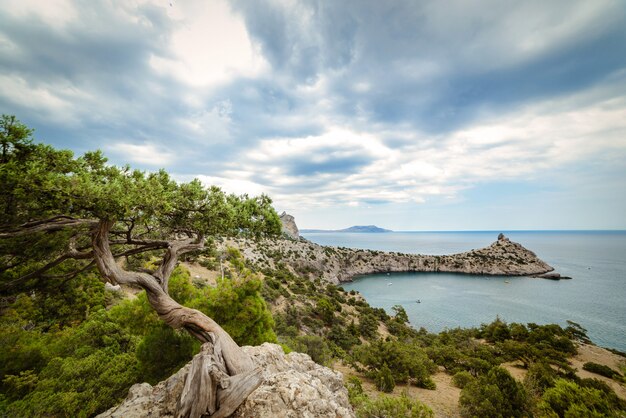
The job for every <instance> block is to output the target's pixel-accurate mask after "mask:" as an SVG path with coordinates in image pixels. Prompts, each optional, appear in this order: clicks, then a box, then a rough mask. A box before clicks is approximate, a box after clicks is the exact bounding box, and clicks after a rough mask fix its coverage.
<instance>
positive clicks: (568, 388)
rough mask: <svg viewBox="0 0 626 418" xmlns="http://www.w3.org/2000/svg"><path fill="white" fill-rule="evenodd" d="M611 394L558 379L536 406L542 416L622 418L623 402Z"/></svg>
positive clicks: (625, 408) (624, 409) (624, 408)
mask: <svg viewBox="0 0 626 418" xmlns="http://www.w3.org/2000/svg"><path fill="white" fill-rule="evenodd" d="M611 394H612V392H610V393H607V391H605V390H601V389H597V388H595V387H585V386H580V385H578V384H576V383H575V382H572V381H568V380H565V379H558V380H557V381H556V383H555V385H554V387H553V388H550V389H548V390H546V392H545V393H544V394H543V397H542V398H541V402H540V403H539V405H538V406H539V410H540V412H541V413H542V414H544V415H546V416H554V417H619V416H624V412H626V407H625V406H624V402H623V401H620V400H619V399H618V398H617V397H615V396H614V394H613V396H611Z"/></svg>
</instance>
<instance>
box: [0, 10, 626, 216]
mask: <svg viewBox="0 0 626 418" xmlns="http://www.w3.org/2000/svg"><path fill="white" fill-rule="evenodd" d="M0 7H2V10H3V11H4V13H2V14H1V15H0V74H1V75H0V112H1V113H9V114H16V116H17V117H18V118H20V119H21V120H22V121H23V122H25V123H27V124H28V125H29V126H32V127H34V128H35V129H36V136H37V138H39V139H40V140H43V141H46V142H48V143H51V144H52V145H54V146H57V147H63V148H71V149H72V150H74V151H76V152H77V153H81V152H84V151H86V150H91V149H95V148H104V149H105V150H106V151H107V152H108V153H110V157H111V160H112V162H114V163H116V164H124V163H127V162H132V163H133V164H135V165H137V166H138V167H139V168H144V169H149V170H153V169H155V168H157V167H161V166H162V167H164V168H166V169H168V170H169V171H171V172H173V173H176V176H177V178H180V179H188V178H192V177H194V176H197V177H200V178H202V179H203V181H205V182H211V181H212V182H215V183H217V184H219V185H222V186H223V187H225V188H227V189H229V190H234V191H248V192H250V193H252V194H255V193H257V192H265V193H268V194H270V195H271V196H272V197H274V198H275V201H276V202H277V206H280V207H281V208H282V207H284V208H287V209H289V208H293V209H294V210H297V211H305V210H323V211H324V213H331V209H330V208H338V207H341V208H345V209H346V210H348V209H350V210H352V211H353V213H360V214H363V216H365V214H366V213H368V212H367V211H369V210H371V211H376V213H377V214H383V213H384V210H387V209H386V208H392V207H394V208H398V207H402V208H407V207H418V205H419V207H421V208H424V207H426V206H428V207H430V208H432V207H433V206H432V205H434V204H435V203H436V204H460V202H464V204H467V203H468V199H469V200H471V199H479V196H483V195H481V194H480V193H477V192H476V193H474V192H475V191H477V190H486V191H488V192H489V193H492V194H495V193H498V190H502V188H498V187H490V185H492V184H496V183H498V184H500V183H502V182H505V183H506V182H509V183H510V184H512V185H515V187H517V188H523V187H524V186H523V185H526V186H527V187H531V186H530V185H532V188H533V190H534V191H535V192H536V194H535V196H544V195H543V194H542V193H544V191H541V192H540V191H539V186H538V184H539V183H540V182H542V181H543V182H550V184H551V185H552V186H553V188H554V190H559V193H562V194H563V195H565V194H567V195H568V196H570V197H571V196H574V195H576V194H577V193H580V192H581V191H582V190H587V191H588V190H591V189H592V187H591V185H593V184H594V183H596V182H597V183H602V184H612V185H614V188H617V189H620V187H621V189H620V190H622V189H626V185H625V184H624V183H625V182H624V181H623V179H624V178H626V173H625V172H624V165H623V163H622V162H621V161H622V160H623V158H624V157H626V155H625V154H626V152H625V150H624V148H625V145H624V141H625V140H624V138H626V133H625V128H624V122H623V119H624V118H623V114H625V113H626V104H625V103H624V97H626V88H625V87H624V86H626V42H624V39H626V9H624V8H623V7H620V5H619V4H618V3H617V2H613V1H610V0H598V1H594V2H586V1H555V2H550V3H546V2H534V1H531V2H524V3H519V4H509V3H507V4H504V3H502V2H500V1H497V0H480V1H478V2H473V3H472V4H471V5H470V4H468V3H467V2H463V1H457V0H448V1H435V0H432V1H431V0H422V1H419V2H415V1H408V0H397V1H393V2H380V1H374V0H367V1H365V2H363V1H362V0H360V1H358V2H356V1H354V0H346V1H342V2H319V1H315V0H293V1H280V0H263V1H259V2H249V1H243V0H233V1H230V2H227V1H225V0H216V1H212V2H205V1H201V0H188V1H184V2H183V1H175V2H172V5H171V6H170V4H169V2H162V1H159V0H132V1H126V2H121V3H116V4H115V5H113V4H111V3H110V2H108V1H105V0H93V1H90V2H89V3H83V2H73V1H64V0H54V1H53V0H51V1H49V2H45V4H42V2H37V1H31V0H21V1H17V0H0ZM599 167H601V168H602V169H601V170H600V169H599ZM591 173H594V174H593V175H591ZM600 189H602V190H604V189H603V188H598V190H600ZM625 192H626V190H625ZM485 193H487V192H485ZM594 193H595V194H594V196H596V201H598V202H600V201H608V200H610V199H611V198H613V199H614V201H613V202H612V203H611V204H610V205H611V206H612V207H619V208H623V209H624V210H626V201H625V200H626V199H621V200H619V201H617V200H618V199H617V198H616V197H614V196H616V195H617V194H616V193H611V192H609V191H608V190H605V191H603V192H602V193H603V195H602V196H604V198H601V196H599V195H597V193H600V192H597V193H596V192H594ZM625 194H626V193H625ZM563 199H564V200H563V201H565V198H563ZM554 201H558V199H556V198H555V200H554ZM571 201H572V200H571V199H570V200H568V202H571ZM442 202H443V203H442ZM474 203H476V201H474ZM429 205H430V206H429ZM607 205H608V203H607ZM581 207H582V206H581ZM390 210H391V209H390ZM403 210H405V209H403ZM406 210H407V213H409V212H410V211H409V210H408V209H406ZM431 212H432V210H431ZM477 212H479V211H477ZM372 213H373V212H372ZM580 213H581V215H580V216H583V212H582V209H581V212H580ZM584 216H587V217H589V218H591V217H592V215H591V214H586V215H584ZM349 218H350V217H349V216H348V219H349ZM409 218H410V217H409V216H408V215H407V218H403V219H409ZM616 222H617V221H616ZM369 223H372V222H369ZM622 223H623V222H622ZM624 227H626V225H624Z"/></svg>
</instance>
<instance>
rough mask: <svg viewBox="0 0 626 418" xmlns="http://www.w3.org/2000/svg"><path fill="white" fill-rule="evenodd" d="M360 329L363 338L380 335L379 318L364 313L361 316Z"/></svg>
mask: <svg viewBox="0 0 626 418" xmlns="http://www.w3.org/2000/svg"><path fill="white" fill-rule="evenodd" d="M359 331H360V332H361V335H362V336H363V338H365V339H368V340H371V339H374V338H377V337H378V319H377V318H376V317H375V316H373V315H362V316H361V317H360V318H359Z"/></svg>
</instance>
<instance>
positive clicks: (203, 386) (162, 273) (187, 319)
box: [92, 220, 261, 417]
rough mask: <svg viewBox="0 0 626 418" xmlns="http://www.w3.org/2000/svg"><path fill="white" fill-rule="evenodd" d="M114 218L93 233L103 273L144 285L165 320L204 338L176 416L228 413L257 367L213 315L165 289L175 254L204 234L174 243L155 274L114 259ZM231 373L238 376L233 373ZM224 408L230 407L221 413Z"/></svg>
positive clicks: (252, 382) (251, 385) (256, 376)
mask: <svg viewBox="0 0 626 418" xmlns="http://www.w3.org/2000/svg"><path fill="white" fill-rule="evenodd" d="M114 223H115V222H114V221H111V220H101V221H100V222H99V223H98V225H97V226H96V227H95V228H94V231H93V235H92V246H93V253H94V259H95V261H96V265H97V267H98V270H99V271H100V273H101V274H102V276H103V277H104V278H105V279H106V280H107V281H109V282H111V283H112V284H125V285H135V286H139V287H141V288H143V289H144V290H145V291H146V294H147V296H148V301H149V302H150V305H151V306H152V307H153V308H154V310H155V311H156V312H157V314H158V315H159V317H160V318H161V319H162V320H163V321H164V322H165V323H167V324H168V325H169V326H171V327H173V328H175V329H181V328H182V329H185V330H186V331H187V332H189V333H190V334H191V335H193V336H194V337H195V338H197V339H198V340H200V341H201V342H202V343H205V347H203V353H204V354H203V356H200V359H199V360H197V361H196V359H194V363H193V364H192V370H191V371H190V373H189V375H188V378H187V382H186V385H185V390H184V391H183V395H182V396H181V401H180V402H179V406H180V410H179V416H180V417H189V416H191V417H199V416H200V415H202V414H206V413H209V412H210V411H212V413H214V414H216V416H219V417H222V416H228V415H230V414H231V413H232V412H234V410H235V409H236V408H237V407H238V406H239V405H240V404H241V403H242V402H243V401H244V400H245V398H246V397H247V396H248V395H249V394H250V393H251V392H252V391H253V390H254V389H256V387H257V386H258V385H259V384H260V382H261V380H260V379H261V377H260V373H259V371H258V370H255V369H254V364H253V363H252V359H251V358H250V357H249V356H248V355H247V354H246V353H244V352H243V350H242V349H241V347H239V346H238V345H237V343H236V342H235V341H234V340H233V339H232V338H231V336H230V335H229V334H228V333H227V332H226V331H224V329H223V328H222V327H220V326H219V325H218V324H217V323H216V322H215V321H214V320H212V319H211V318H209V317H208V316H206V315H205V314H203V313H202V312H200V311H198V310H196V309H190V308H187V307H185V306H182V305H180V304H179V303H178V302H176V301H175V300H174V299H172V298H171V297H170V296H169V294H168V293H167V290H166V289H167V282H168V279H169V276H170V274H171V272H172V271H173V269H174V267H175V265H176V262H177V259H178V256H179V255H180V254H182V253H183V252H186V251H191V250H193V249H197V248H202V246H203V245H204V242H203V240H201V241H200V242H192V241H191V240H187V241H182V242H178V243H172V245H170V247H169V248H168V250H167V252H166V255H165V257H164V260H163V262H162V263H161V266H160V267H159V269H158V270H157V272H156V273H155V274H153V275H151V274H148V273H143V272H133V271H127V270H124V269H123V268H121V267H120V266H119V264H118V263H116V261H115V257H114V256H113V253H112V252H111V248H110V246H109V231H110V230H111V228H112V227H113V224H114ZM192 372H193V373H192ZM220 373H221V374H223V376H222V377H220V378H218V377H216V376H218V375H219V376H221V375H220ZM207 374H208V375H207ZM239 375H241V376H239ZM234 376H238V377H237V379H234ZM231 379H232V382H231ZM246 379H248V380H249V381H246ZM229 388H230V389H229ZM183 398H184V399H183ZM196 400H197V401H196ZM196 402H197V404H196ZM235 404H236V405H235ZM190 405H192V406H190ZM221 405H223V406H224V409H222V406H221ZM227 410H229V411H230V412H228V414H225V412H226V411H227ZM220 411H221V412H220ZM198 414H200V415H198Z"/></svg>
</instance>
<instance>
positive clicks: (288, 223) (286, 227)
mask: <svg viewBox="0 0 626 418" xmlns="http://www.w3.org/2000/svg"><path fill="white" fill-rule="evenodd" d="M280 222H281V223H282V232H283V234H285V235H287V236H288V237H289V238H291V239H298V238H300V232H299V231H298V226H297V225H296V220H295V218H294V217H293V216H291V215H289V214H288V213H287V212H283V213H282V214H281V215H280Z"/></svg>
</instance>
